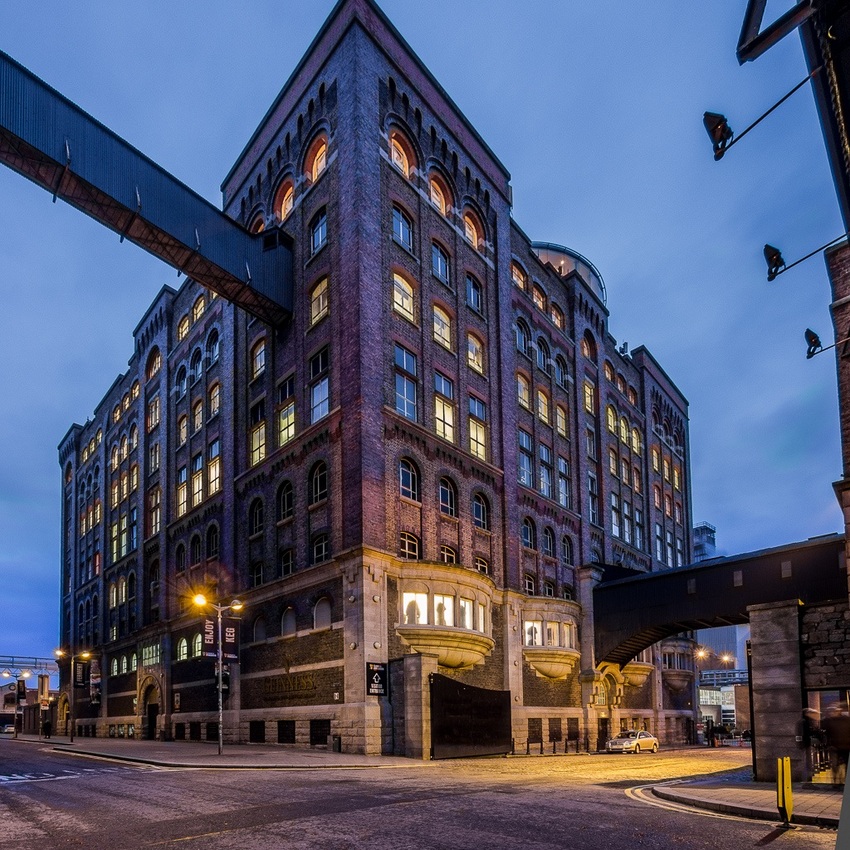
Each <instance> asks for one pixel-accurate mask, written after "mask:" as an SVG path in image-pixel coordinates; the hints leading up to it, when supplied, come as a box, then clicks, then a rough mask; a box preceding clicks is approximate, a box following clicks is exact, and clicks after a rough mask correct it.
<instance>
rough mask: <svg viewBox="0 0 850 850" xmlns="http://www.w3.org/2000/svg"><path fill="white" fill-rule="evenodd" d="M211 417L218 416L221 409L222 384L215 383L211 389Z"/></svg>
mask: <svg viewBox="0 0 850 850" xmlns="http://www.w3.org/2000/svg"><path fill="white" fill-rule="evenodd" d="M209 405H210V419H212V418H213V416H217V415H218V412H219V410H221V386H220V385H219V384H213V385H212V386H211V387H210V391H209Z"/></svg>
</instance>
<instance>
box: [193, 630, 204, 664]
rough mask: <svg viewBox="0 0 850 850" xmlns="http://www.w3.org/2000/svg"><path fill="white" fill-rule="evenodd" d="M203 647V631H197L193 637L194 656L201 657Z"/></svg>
mask: <svg viewBox="0 0 850 850" xmlns="http://www.w3.org/2000/svg"><path fill="white" fill-rule="evenodd" d="M202 647H203V644H202V639H201V633H200V632H196V633H195V636H194V637H193V638H192V658H200V657H201V651H202Z"/></svg>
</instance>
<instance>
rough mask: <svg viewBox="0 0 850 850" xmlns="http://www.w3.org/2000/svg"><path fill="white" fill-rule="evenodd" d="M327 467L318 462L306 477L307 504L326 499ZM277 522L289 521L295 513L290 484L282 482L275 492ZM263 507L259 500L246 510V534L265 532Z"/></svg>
mask: <svg viewBox="0 0 850 850" xmlns="http://www.w3.org/2000/svg"><path fill="white" fill-rule="evenodd" d="M328 487H329V484H328V465H327V464H326V463H325V462H324V461H323V460H320V461H319V462H318V463H316V464H314V465H313V467H312V469H311V470H310V473H309V475H308V476H307V494H308V504H310V505H317V504H319V503H320V502H323V501H325V500H326V499H327V498H328ZM276 505H277V521H278V522H281V521H283V520H287V519H291V518H292V517H293V516H294V513H295V494H294V490H293V487H292V483H291V482H289V481H284V482H283V483H282V484H281V485H280V487H278V491H277V499H276ZM265 514H266V512H265V505H264V502H263V500H262V499H261V498H259V497H258V498H256V499H254V500H253V501H252V502H251V504H250V506H249V508H248V533H249V535H250V536H252V537H253V536H254V535H255V534H262V532H263V531H264V530H265Z"/></svg>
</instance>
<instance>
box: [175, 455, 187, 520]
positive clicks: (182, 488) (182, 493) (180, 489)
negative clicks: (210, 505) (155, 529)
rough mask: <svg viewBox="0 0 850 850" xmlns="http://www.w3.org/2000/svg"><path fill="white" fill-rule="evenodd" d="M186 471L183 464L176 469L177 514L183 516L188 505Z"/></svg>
mask: <svg viewBox="0 0 850 850" xmlns="http://www.w3.org/2000/svg"><path fill="white" fill-rule="evenodd" d="M187 481H188V473H187V470H186V467H185V466H181V467H180V469H178V470H177V516H183V514H185V513H186V509H187V507H188V505H189V492H188V485H187Z"/></svg>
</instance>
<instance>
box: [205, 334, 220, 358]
mask: <svg viewBox="0 0 850 850" xmlns="http://www.w3.org/2000/svg"><path fill="white" fill-rule="evenodd" d="M218 350H219V341H218V331H216V330H213V331H210V335H209V336H208V337H207V363H208V364H210V365H212V364H213V363H215V362H216V360H218Z"/></svg>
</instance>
